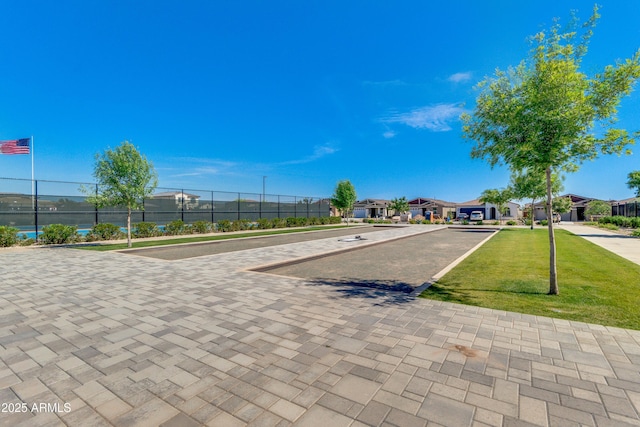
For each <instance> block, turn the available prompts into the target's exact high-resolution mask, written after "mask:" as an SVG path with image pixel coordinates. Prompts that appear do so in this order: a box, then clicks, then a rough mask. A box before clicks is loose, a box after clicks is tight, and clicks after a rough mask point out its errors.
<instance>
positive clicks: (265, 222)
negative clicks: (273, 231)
mask: <svg viewBox="0 0 640 427" xmlns="http://www.w3.org/2000/svg"><path fill="white" fill-rule="evenodd" d="M258 228H259V229H260V230H268V229H270V228H273V222H272V221H271V220H270V219H268V218H260V219H258Z"/></svg>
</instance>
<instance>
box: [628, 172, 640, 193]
mask: <svg viewBox="0 0 640 427" xmlns="http://www.w3.org/2000/svg"><path fill="white" fill-rule="evenodd" d="M627 178H629V180H628V181H627V187H629V188H630V189H631V190H635V192H636V197H640V171H633V172H629V175H627Z"/></svg>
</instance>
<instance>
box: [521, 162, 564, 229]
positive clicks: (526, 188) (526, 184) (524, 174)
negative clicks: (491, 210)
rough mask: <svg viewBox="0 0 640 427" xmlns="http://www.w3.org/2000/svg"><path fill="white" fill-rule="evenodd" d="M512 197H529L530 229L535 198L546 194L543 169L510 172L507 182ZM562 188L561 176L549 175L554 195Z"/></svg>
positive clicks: (541, 197) (538, 198)
mask: <svg viewBox="0 0 640 427" xmlns="http://www.w3.org/2000/svg"><path fill="white" fill-rule="evenodd" d="M509 188H510V190H511V193H512V194H513V198H515V199H518V200H524V199H531V212H530V219H531V229H532V230H533V223H534V209H535V204H536V201H537V200H542V199H544V198H545V197H546V195H547V181H546V177H545V174H544V171H536V170H531V169H528V170H523V171H515V172H514V173H513V174H511V183H510V184H509ZM562 190H563V186H562V178H561V177H560V176H559V175H558V174H556V173H554V174H553V176H552V177H551V192H552V194H553V195H554V196H555V195H556V194H558V193H560V192H561V191H562ZM547 219H549V218H548V214H547Z"/></svg>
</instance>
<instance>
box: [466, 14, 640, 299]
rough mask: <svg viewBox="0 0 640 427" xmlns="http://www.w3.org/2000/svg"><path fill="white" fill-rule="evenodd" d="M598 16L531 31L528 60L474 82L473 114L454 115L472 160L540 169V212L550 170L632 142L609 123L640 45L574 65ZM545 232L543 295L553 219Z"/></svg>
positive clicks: (552, 289) (638, 66) (639, 65)
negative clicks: (628, 52) (615, 56)
mask: <svg viewBox="0 0 640 427" xmlns="http://www.w3.org/2000/svg"><path fill="white" fill-rule="evenodd" d="M598 18H599V15H598V8H597V6H596V7H595V8H594V11H593V15H592V16H591V18H590V19H589V20H588V21H587V22H586V23H584V24H583V25H579V22H578V19H577V18H576V17H575V16H574V17H573V19H572V20H571V22H570V24H569V28H568V29H566V30H561V28H560V26H559V24H558V23H556V24H554V25H553V26H552V27H551V29H550V30H548V31H541V32H539V33H538V34H536V35H535V36H534V37H533V39H532V41H533V49H532V51H531V55H530V58H529V59H528V60H527V61H523V62H522V63H521V64H520V65H518V66H517V67H515V68H510V69H508V70H507V71H502V70H497V71H496V73H495V76H494V77H487V78H486V79H485V80H483V81H482V82H480V83H479V84H478V89H479V91H480V94H479V96H478V98H477V101H476V106H475V109H474V111H473V113H472V114H464V115H463V116H462V120H463V133H464V136H465V137H466V138H468V139H470V140H473V141H475V146H474V147H473V148H472V151H471V156H472V157H473V158H480V159H485V160H487V161H488V162H489V164H490V165H491V166H492V167H493V166H495V165H501V164H505V165H508V166H509V167H510V168H511V169H512V170H514V171H519V170H523V169H534V170H539V171H544V173H545V177H546V186H547V199H546V202H547V211H548V212H550V211H551V208H552V202H553V197H552V176H553V173H554V172H555V173H558V172H560V171H566V172H574V171H576V170H577V169H578V168H579V165H580V164H581V163H583V162H584V161H586V160H592V159H595V158H596V157H597V156H598V155H599V154H611V153H622V152H623V151H625V148H626V147H627V146H628V144H630V143H632V142H634V139H633V137H632V136H631V135H630V134H629V132H627V131H626V130H624V129H620V128H616V127H615V122H616V115H617V107H618V105H619V104H620V101H621V99H622V97H624V96H626V95H629V94H630V93H631V90H632V88H633V85H634V83H635V82H636V81H637V79H638V78H639V77H640V50H639V51H637V52H636V53H635V54H634V55H633V57H631V58H630V59H627V60H625V61H619V62H617V63H616V64H615V65H609V66H607V67H605V68H604V70H602V71H601V72H599V73H596V74H595V75H593V76H588V75H587V73H586V71H582V70H581V69H580V66H581V61H582V58H583V56H584V55H585V54H586V52H587V46H588V42H589V40H590V38H591V36H592V33H593V28H594V27H595V24H596V21H597V20H598ZM590 68H591V67H590ZM548 234H549V246H550V250H549V294H552V295H556V294H558V293H559V289H558V279H557V269H556V245H555V235H554V230H553V221H549V223H548Z"/></svg>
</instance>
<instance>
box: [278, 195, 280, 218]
mask: <svg viewBox="0 0 640 427" xmlns="http://www.w3.org/2000/svg"><path fill="white" fill-rule="evenodd" d="M278 218H280V195H279V194H278Z"/></svg>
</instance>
